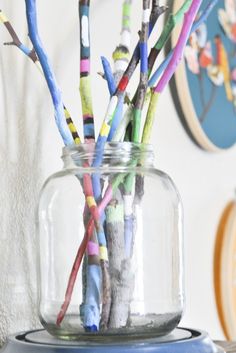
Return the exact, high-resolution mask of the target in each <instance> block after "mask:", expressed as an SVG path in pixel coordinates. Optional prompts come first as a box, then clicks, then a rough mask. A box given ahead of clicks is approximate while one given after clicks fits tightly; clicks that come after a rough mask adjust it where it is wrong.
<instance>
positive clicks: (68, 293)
mask: <svg viewBox="0 0 236 353" xmlns="http://www.w3.org/2000/svg"><path fill="white" fill-rule="evenodd" d="M112 194H113V192H112V186H108V188H107V190H106V192H105V194H104V197H103V199H102V201H101V203H100V204H99V206H98V207H97V212H98V215H99V216H100V215H101V214H102V212H103V211H104V209H105V207H106V206H107V205H108V203H109V202H110V201H111V199H112ZM94 227H95V224H94V218H93V217H90V219H89V222H88V224H87V228H86V231H85V234H84V238H83V240H82V242H81V244H80V247H79V249H78V252H77V254H76V258H75V261H74V263H73V267H72V270H71V273H70V277H69V281H68V285H67V288H66V294H65V300H64V302H63V304H62V306H61V309H60V312H59V314H58V316H57V325H59V324H60V323H61V322H62V320H63V319H64V316H65V314H66V312H67V309H68V306H69V304H70V301H71V296H72V293H73V289H74V285H75V281H76V277H77V274H78V271H79V268H80V265H81V261H82V259H83V256H84V253H85V251H86V248H87V245H88V242H89V240H90V238H91V236H92V234H93V230H94Z"/></svg>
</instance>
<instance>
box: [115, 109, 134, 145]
mask: <svg viewBox="0 0 236 353" xmlns="http://www.w3.org/2000/svg"><path fill="white" fill-rule="evenodd" d="M132 119H133V105H132V104H131V103H129V104H128V108H127V110H126V112H125V114H124V116H123V118H122V119H121V121H120V124H119V126H118V127H117V129H116V132H115V134H114V137H113V139H112V141H114V142H119V141H123V139H124V135H125V130H126V128H127V126H128V124H129V123H130V122H131V120H132Z"/></svg>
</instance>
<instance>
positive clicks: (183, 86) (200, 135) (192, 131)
mask: <svg viewBox="0 0 236 353" xmlns="http://www.w3.org/2000/svg"><path fill="white" fill-rule="evenodd" d="M181 5H182V1H181V0H174V1H173V4H172V8H171V10H172V12H173V13H174V12H176V11H177V9H178V8H179V7H180V6H181ZM173 32H174V33H173V34H172V36H171V47H172V48H173V47H174V45H175V44H176V41H177V38H178V30H176V31H173ZM170 88H171V93H172V97H173V100H174V103H175V107H176V110H177V112H178V115H179V119H180V121H181V123H182V125H183V127H184V129H185V131H186V133H187V134H188V136H189V137H190V139H191V140H192V142H194V143H195V145H197V146H198V147H200V148H202V149H204V150H206V151H209V152H221V151H225V150H227V149H229V148H230V147H232V146H233V144H232V146H230V147H226V148H223V147H222V148H221V147H219V146H217V145H216V144H214V143H213V142H212V141H211V140H210V138H209V137H208V136H207V134H206V133H205V131H204V129H203V128H202V126H201V123H200V121H199V119H198V117H197V113H196V110H195V108H194V104H193V100H192V97H191V92H190V89H189V81H188V77H187V65H186V63H185V59H183V60H182V62H181V63H180V64H179V67H178V69H177V70H176V72H175V75H174V77H173V80H172V81H171V84H170ZM235 141H236V139H235Z"/></svg>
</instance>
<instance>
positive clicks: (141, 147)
mask: <svg viewBox="0 0 236 353" xmlns="http://www.w3.org/2000/svg"><path fill="white" fill-rule="evenodd" d="M95 147H97V149H96V151H97V153H99V151H101V150H102V148H99V146H98V145H97V142H89V143H80V144H78V145H77V144H71V145H67V146H64V147H63V148H62V158H63V157H64V156H67V155H70V154H73V153H75V152H85V151H87V152H88V153H91V151H95ZM115 149H116V150H117V149H120V150H122V151H127V152H132V150H134V151H136V152H138V151H140V152H144V153H148V152H149V153H153V145H152V144H150V143H138V142H130V141H124V142H112V141H111V142H106V143H105V146H104V148H103V150H104V151H105V152H106V151H112V150H115Z"/></svg>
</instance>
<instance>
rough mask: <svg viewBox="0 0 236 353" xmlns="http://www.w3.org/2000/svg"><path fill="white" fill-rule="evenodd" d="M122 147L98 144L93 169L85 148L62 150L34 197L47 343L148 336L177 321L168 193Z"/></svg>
mask: <svg viewBox="0 0 236 353" xmlns="http://www.w3.org/2000/svg"><path fill="white" fill-rule="evenodd" d="M123 146H125V147H123ZM123 146H120V145H119V146H116V147H114V146H107V147H106V149H105V151H103V159H102V160H101V161H100V162H99V165H97V166H95V163H93V161H94V160H96V156H95V154H96V153H95V151H93V147H91V146H90V147H88V146H81V147H80V148H79V150H76V149H75V148H74V149H72V150H67V152H66V157H65V161H66V165H65V167H64V169H63V170H62V171H61V172H59V173H56V174H54V175H53V176H52V177H50V178H49V179H48V180H47V181H46V183H45V185H44V187H43V189H42V192H41V197H40V201H39V209H38V218H39V224H38V229H39V278H40V284H39V287H40V293H39V314H40V320H41V322H42V324H43V326H44V327H45V328H46V329H47V330H48V331H49V332H50V333H51V334H53V335H54V336H57V337H60V338H64V339H83V340H84V339H85V337H87V336H89V339H95V340H97V339H99V340H101V339H104V340H105V339H111V338H112V339H113V340H114V339H115V338H116V337H119V339H120V338H121V335H122V336H123V337H124V339H128V338H131V337H133V338H134V337H135V338H144V337H152V336H156V335H164V334H167V333H169V332H171V331H172V330H173V329H174V328H175V327H176V326H177V325H178V323H179V321H180V319H181V316H182V312H183V304H184V293H183V261H182V256H183V253H182V206H181V201H180V198H179V195H178V192H177V191H176V188H175V186H174V184H173V182H172V181H171V179H170V178H169V177H168V176H167V175H166V174H165V173H163V172H161V171H158V170H156V169H155V168H154V167H153V165H152V162H150V163H149V162H148V160H149V159H151V158H150V156H149V155H148V154H149V152H148V153H147V154H146V155H145V153H143V152H142V151H140V147H139V146H132V144H123ZM127 146H128V147H127ZM88 148H90V150H89V153H88ZM94 148H95V147H94ZM145 148H146V147H145ZM133 149H135V151H136V152H137V153H136V155H135V153H134V151H133ZM108 150H109V153H108V152H107V151H108ZM141 150H142V149H141ZM91 165H92V166H91ZM82 255H83V256H82Z"/></svg>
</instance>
